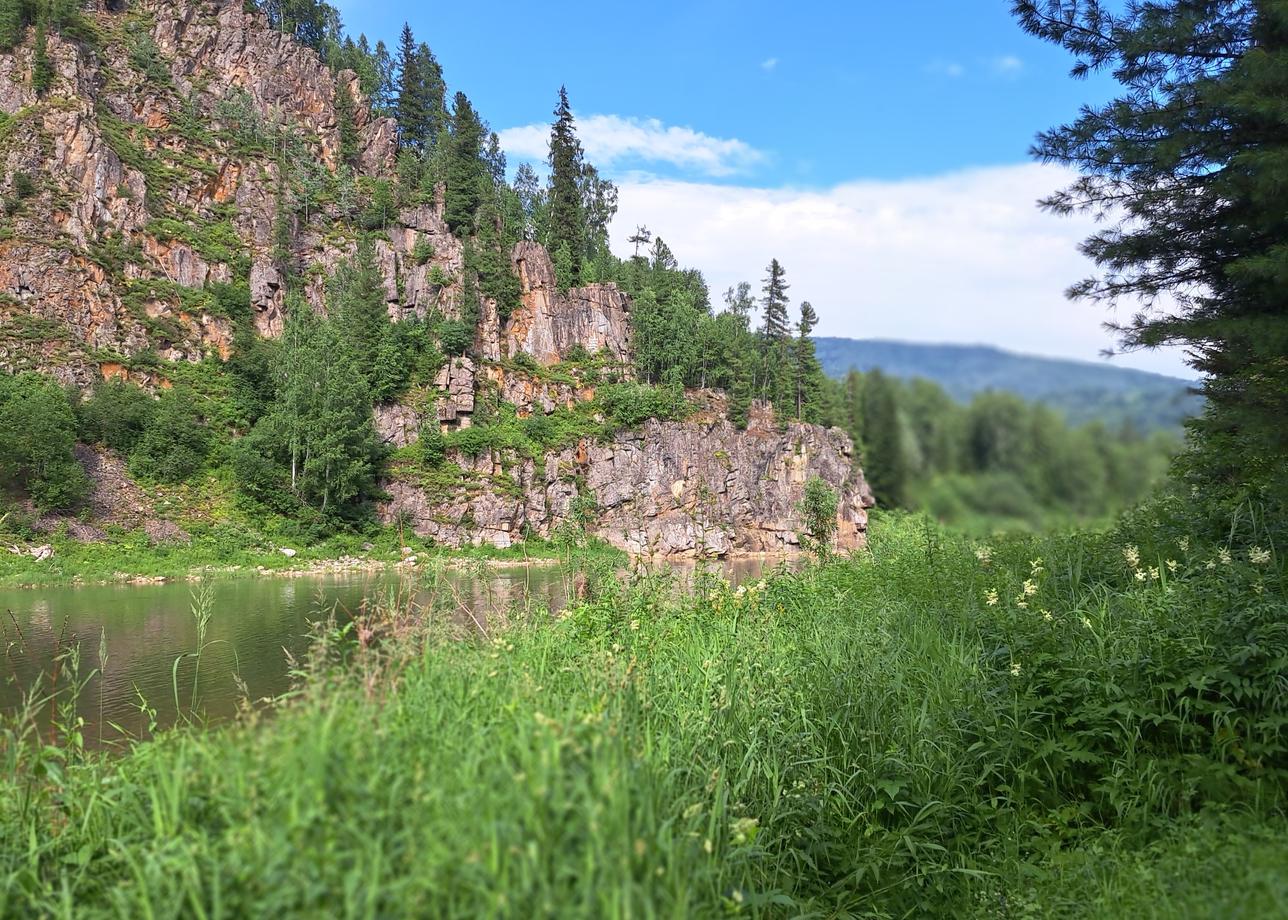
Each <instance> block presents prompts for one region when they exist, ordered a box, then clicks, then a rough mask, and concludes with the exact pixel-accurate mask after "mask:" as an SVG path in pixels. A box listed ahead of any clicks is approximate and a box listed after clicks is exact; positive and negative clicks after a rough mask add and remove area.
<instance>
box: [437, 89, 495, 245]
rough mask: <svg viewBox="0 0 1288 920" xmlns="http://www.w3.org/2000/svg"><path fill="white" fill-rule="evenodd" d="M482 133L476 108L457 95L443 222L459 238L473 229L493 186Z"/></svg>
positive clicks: (449, 150) (446, 171)
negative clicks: (480, 208) (476, 217)
mask: <svg viewBox="0 0 1288 920" xmlns="http://www.w3.org/2000/svg"><path fill="white" fill-rule="evenodd" d="M483 133H484V132H483V122H482V121H481V120H480V119H479V116H478V113H477V112H476V111H474V106H472V105H470V100H469V99H467V98H466V96H465V94H464V93H457V94H456V98H455V99H454V100H453V103H452V123H451V135H450V139H449V141H448V149H447V157H446V169H445V176H444V179H445V182H446V186H447V188H446V194H445V200H444V208H443V219H444V220H445V221H446V222H447V226H449V227H451V228H452V232H453V233H456V234H458V235H462V234H464V235H468V234H469V233H470V232H471V231H472V230H473V225H474V216H475V214H476V212H477V211H478V209H479V205H480V204H481V203H482V201H483V195H484V192H485V190H486V189H490V187H491V182H490V181H489V179H488V175H487V165H486V164H485V163H484V162H483Z"/></svg>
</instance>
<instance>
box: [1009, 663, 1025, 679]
mask: <svg viewBox="0 0 1288 920" xmlns="http://www.w3.org/2000/svg"><path fill="white" fill-rule="evenodd" d="M1021 670H1023V669H1022V668H1021V667H1020V663H1019V662H1018V661H1017V662H1015V663H1014V664H1012V665H1011V676H1012V677H1019V676H1020V671H1021Z"/></svg>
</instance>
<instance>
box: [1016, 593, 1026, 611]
mask: <svg viewBox="0 0 1288 920" xmlns="http://www.w3.org/2000/svg"><path fill="white" fill-rule="evenodd" d="M1015 606H1016V607H1019V608H1020V609H1021V610H1028V609H1029V602H1028V601H1026V600H1025V599H1024V595H1023V594H1021V595H1020V596H1019V597H1017V598H1016V599H1015Z"/></svg>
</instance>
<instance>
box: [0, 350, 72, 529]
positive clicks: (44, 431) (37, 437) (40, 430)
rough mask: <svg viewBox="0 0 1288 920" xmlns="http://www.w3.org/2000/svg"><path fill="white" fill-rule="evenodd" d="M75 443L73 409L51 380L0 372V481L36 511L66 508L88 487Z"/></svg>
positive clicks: (61, 390)
mask: <svg viewBox="0 0 1288 920" xmlns="http://www.w3.org/2000/svg"><path fill="white" fill-rule="evenodd" d="M75 446H76V415H75V412H74V411H73V410H72V405H71V402H70V400H69V399H68V397H67V393H66V392H65V391H64V390H63V389H62V388H61V387H59V386H58V384H57V383H55V382H54V381H53V380H50V379H49V378H47V377H41V376H39V375H36V374H23V375H21V376H18V377H12V376H10V375H8V374H3V373H0V481H3V482H4V483H5V484H7V485H8V486H9V487H10V488H17V489H19V490H20V491H22V492H24V493H25V494H27V495H28V496H29V497H30V498H31V500H32V502H34V503H35V505H36V507H37V508H39V509H40V510H42V511H50V510H57V509H66V508H70V507H72V506H73V505H75V504H76V503H78V502H79V501H80V500H81V499H83V498H84V497H85V496H86V494H88V492H89V487H90V483H89V477H87V476H86V475H85V470H84V469H83V468H82V467H81V465H80V463H79V462H77V460H76V456H75V453H74V448H75Z"/></svg>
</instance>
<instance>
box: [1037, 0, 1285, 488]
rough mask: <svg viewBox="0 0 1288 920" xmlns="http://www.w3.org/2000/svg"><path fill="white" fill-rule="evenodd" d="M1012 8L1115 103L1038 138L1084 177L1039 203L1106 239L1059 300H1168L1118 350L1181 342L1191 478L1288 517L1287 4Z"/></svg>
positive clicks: (1174, 2) (1044, 1) (1054, 0)
mask: <svg viewBox="0 0 1288 920" xmlns="http://www.w3.org/2000/svg"><path fill="white" fill-rule="evenodd" d="M1117 6H1118V5H1117V4H1115V5H1114V7H1115V8H1112V9H1111V8H1110V5H1109V4H1107V3H1104V2H1098V0H1088V2H1085V3H1079V4H1070V3H1067V2H1060V0H1016V2H1015V3H1014V10H1015V13H1016V14H1017V16H1018V17H1019V20H1020V23H1021V25H1022V26H1023V27H1024V28H1025V29H1026V30H1027V31H1029V32H1030V33H1032V34H1034V35H1036V36H1038V37H1040V38H1044V39H1046V40H1048V41H1050V42H1053V43H1055V44H1058V45H1061V46H1063V47H1064V48H1065V49H1067V50H1068V51H1070V52H1071V53H1072V54H1073V55H1074V56H1075V57H1076V58H1077V64H1076V66H1075V68H1074V74H1075V75H1076V76H1085V75H1088V74H1091V73H1093V72H1098V71H1103V70H1111V71H1112V73H1113V75H1114V77H1115V78H1116V79H1117V80H1118V81H1119V82H1121V83H1123V84H1124V87H1125V92H1124V94H1123V96H1122V97H1121V98H1119V99H1116V100H1112V101H1110V102H1108V103H1105V104H1102V105H1097V106H1091V107H1088V108H1086V109H1084V111H1083V114H1082V115H1081V117H1080V118H1079V119H1078V120H1077V121H1076V122H1074V123H1073V124H1069V125H1064V126H1061V127H1058V128H1055V129H1054V130H1051V131H1048V132H1046V133H1044V134H1042V135H1040V136H1039V138H1038V141H1037V144H1036V147H1035V151H1034V152H1035V153H1036V155H1037V156H1038V157H1039V158H1041V159H1043V160H1047V161H1052V162H1057V163H1061V164H1066V165H1070V166H1073V167H1075V168H1077V169H1079V170H1080V171H1081V172H1082V173H1083V177H1082V178H1081V179H1080V180H1078V181H1077V182H1076V183H1075V184H1074V185H1073V186H1072V187H1070V188H1069V189H1067V190H1066V191H1064V192H1061V193H1059V194H1057V195H1054V196H1052V197H1051V198H1050V199H1049V200H1048V201H1046V202H1045V204H1046V206H1047V208H1048V209H1050V210H1052V211H1054V212H1056V213H1061V214H1067V213H1073V212H1080V211H1084V210H1086V211H1091V212H1092V213H1094V214H1096V215H1098V216H1101V217H1103V218H1105V219H1107V221H1108V222H1109V226H1108V227H1107V228H1106V229H1103V230H1101V231H1099V232H1098V233H1096V234H1095V235H1094V236H1092V237H1091V238H1090V239H1089V240H1087V242H1086V243H1085V244H1084V247H1083V248H1084V251H1085V252H1086V253H1087V254H1088V255H1089V256H1091V258H1092V259H1094V260H1095V262H1096V263H1097V265H1098V266H1100V268H1101V269H1102V272H1103V273H1102V274H1101V275H1100V276H1099V277H1096V278H1092V279H1089V280H1087V281H1084V282H1082V283H1080V284H1078V285H1076V286H1074V288H1073V289H1072V290H1071V294H1072V295H1073V296H1076V297H1086V298H1091V299H1093V300H1100V301H1106V302H1108V303H1110V304H1112V303H1114V302H1115V301H1118V300H1120V299H1124V298H1127V299H1132V300H1144V301H1145V302H1146V303H1147V304H1152V303H1154V302H1155V301H1156V300H1157V299H1158V298H1159V297H1161V296H1164V295H1167V296H1169V297H1170V298H1171V300H1172V306H1169V308H1168V309H1165V310H1152V309H1144V310H1141V311H1139V312H1138V313H1137V314H1136V315H1135V316H1134V317H1133V319H1132V320H1131V321H1130V322H1128V323H1127V324H1126V325H1124V326H1122V327H1121V328H1120V330H1119V331H1120V333H1121V336H1122V340H1123V343H1124V345H1125V346H1126V347H1128V348H1139V347H1145V348H1148V347H1154V346H1158V345H1164V344H1180V345H1184V346H1186V347H1187V348H1188V350H1189V355H1190V356H1191V363H1192V365H1193V366H1194V367H1195V368H1196V369H1197V370H1199V371H1200V372H1202V373H1203V374H1205V375H1207V379H1206V380H1205V381H1204V394H1205V395H1206V396H1207V399H1208V403H1207V406H1208V408H1207V411H1206V413H1205V415H1204V417H1203V418H1202V419H1201V420H1200V421H1199V422H1198V424H1197V425H1196V426H1195V430H1196V432H1197V434H1198V436H1199V447H1200V449H1199V452H1198V457H1197V458H1196V467H1195V469H1196V471H1197V472H1199V473H1201V474H1202V475H1203V476H1205V477H1206V479H1207V481H1208V484H1209V485H1212V484H1216V483H1226V484H1229V485H1231V486H1232V487H1234V488H1235V489H1236V490H1239V489H1242V490H1243V491H1244V492H1245V493H1248V492H1255V491H1256V490H1257V489H1258V488H1261V487H1264V488H1266V489H1268V490H1270V491H1271V492H1272V493H1273V494H1274V495H1275V496H1276V497H1277V500H1278V501H1279V502H1280V503H1281V505H1284V504H1288V425H1285V424H1284V422H1283V420H1284V419H1285V418H1288V284H1286V283H1285V278H1288V209H1285V208H1284V193H1283V189H1284V176H1285V175H1288V132H1285V130H1284V124H1285V122H1288V6H1285V4H1283V3H1281V2H1270V0H1258V2H1235V0H1215V2H1195V0H1156V2H1151V3H1130V4H1127V5H1126V6H1125V8H1124V9H1122V11H1121V12H1120V11H1118V10H1117Z"/></svg>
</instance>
